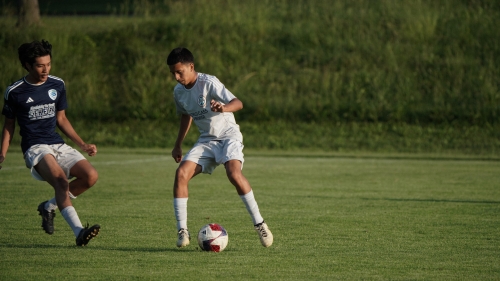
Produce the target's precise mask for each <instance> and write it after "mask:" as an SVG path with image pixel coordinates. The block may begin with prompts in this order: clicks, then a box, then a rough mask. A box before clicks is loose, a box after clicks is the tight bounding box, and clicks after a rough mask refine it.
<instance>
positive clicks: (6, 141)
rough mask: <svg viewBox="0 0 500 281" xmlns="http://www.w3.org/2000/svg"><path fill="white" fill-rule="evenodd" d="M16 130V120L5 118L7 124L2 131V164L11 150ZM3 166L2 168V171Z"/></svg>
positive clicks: (0, 150)
mask: <svg viewBox="0 0 500 281" xmlns="http://www.w3.org/2000/svg"><path fill="white" fill-rule="evenodd" d="M15 128H16V120H15V119H9V118H7V117H6V118H5V123H4V124H3V130H2V143H1V144H0V145H1V148H0V164H1V163H2V162H3V161H5V156H6V155H7V150H9V145H10V142H11V141H12V137H13V136H14V129H15ZM1 168H2V166H0V169H1Z"/></svg>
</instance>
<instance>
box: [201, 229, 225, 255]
mask: <svg viewBox="0 0 500 281" xmlns="http://www.w3.org/2000/svg"><path fill="white" fill-rule="evenodd" d="M228 241H229V239H228V236H227V231H226V230H225V229H224V227H222V225H220V224H216V223H209V224H207V225H205V226H203V227H202V228H201V229H200V231H199V232H198V245H200V248H201V249H202V250H203V251H209V252H222V251H223V250H224V249H225V248H226V246H227V242H228Z"/></svg>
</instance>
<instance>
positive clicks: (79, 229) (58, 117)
mask: <svg viewBox="0 0 500 281" xmlns="http://www.w3.org/2000/svg"><path fill="white" fill-rule="evenodd" d="M18 54H19V60H20V62H21V65H22V66H23V68H25V69H26V70H27V71H28V75H26V76H25V77H23V78H21V79H20V80H18V81H17V82H14V83H13V84H12V85H10V86H9V87H7V90H6V91H5V99H4V106H3V109H2V114H3V115H5V122H4V126H3V131H2V139H1V143H0V145H1V148H0V164H1V163H2V162H4V160H5V156H6V154H7V150H8V149H9V145H10V142H11V140H12V136H13V134H14V128H15V121H16V119H17V122H18V124H19V127H20V135H21V137H22V139H21V149H22V151H23V153H24V160H25V162H26V167H28V168H29V169H31V174H32V176H33V177H34V178H35V179H37V180H42V181H47V182H48V183H49V184H50V185H51V186H52V187H53V188H54V191H55V197H54V198H52V199H50V200H47V201H45V202H42V203H40V205H38V212H39V214H40V216H42V227H43V229H44V230H45V232H46V233H48V234H52V233H53V232H54V217H55V215H56V214H55V210H56V209H57V208H59V210H60V212H61V215H62V216H63V217H64V219H65V220H66V222H67V223H68V224H69V226H70V227H71V229H72V230H73V233H74V234H75V237H76V245H77V246H85V245H87V243H88V242H89V241H90V240H91V239H92V238H93V237H95V236H96V235H97V234H98V233H99V229H100V226H99V225H98V224H96V225H93V226H91V227H89V226H88V225H87V226H85V227H84V226H83V225H82V223H81V222H80V219H79V218H78V214H77V212H76V210H75V208H74V207H73V205H72V203H71V199H74V198H76V196H78V195H80V194H82V193H83V192H85V191H86V190H88V189H89V188H90V187H92V186H93V185H94V184H95V183H96V181H97V177H98V175H97V171H96V170H95V169H94V167H92V165H91V164H90V163H89V161H87V160H86V159H85V157H84V156H83V155H82V154H81V153H80V152H78V151H77V150H75V149H73V148H72V147H70V146H68V145H66V144H65V143H64V141H63V139H62V138H61V136H60V135H59V134H58V133H56V131H55V129H56V126H57V127H59V129H60V130H61V131H62V132H63V133H64V134H65V135H66V136H67V137H68V138H69V139H71V140H72V141H73V142H74V143H76V144H77V145H78V146H79V147H80V149H81V150H83V151H85V152H86V153H88V155H89V156H94V155H95V154H96V153H97V148H96V146H95V145H94V144H87V143H85V142H84V141H83V140H82V139H81V138H80V137H79V136H78V134H77V133H76V132H75V130H74V129H73V126H72V125H71V123H70V122H69V120H68V119H67V118H66V113H65V110H66V108H67V107H68V105H67V102H66V89H65V86H64V81H63V80H62V79H60V78H58V77H55V76H52V75H49V73H50V69H51V59H52V45H51V44H50V43H49V42H47V41H44V40H42V41H41V42H39V41H33V42H31V43H25V44H22V45H21V46H20V47H19V49H18ZM0 168H1V167H0ZM73 177H74V178H75V179H74V180H73V181H71V182H69V181H68V179H71V178H73Z"/></svg>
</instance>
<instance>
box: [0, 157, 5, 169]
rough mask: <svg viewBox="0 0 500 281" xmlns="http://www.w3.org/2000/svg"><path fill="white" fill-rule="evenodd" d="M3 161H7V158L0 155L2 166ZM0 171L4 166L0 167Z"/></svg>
mask: <svg viewBox="0 0 500 281" xmlns="http://www.w3.org/2000/svg"><path fill="white" fill-rule="evenodd" d="M3 161H5V156H3V155H0V164H2V162H3ZM0 169H2V165H0Z"/></svg>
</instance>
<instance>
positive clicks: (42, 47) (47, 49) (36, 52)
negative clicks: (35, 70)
mask: <svg viewBox="0 0 500 281" xmlns="http://www.w3.org/2000/svg"><path fill="white" fill-rule="evenodd" d="M17 53H18V54H19V61H20V62H21V65H22V66H23V67H24V68H25V69H26V63H29V64H30V65H33V63H35V59H36V58H38V57H43V56H47V55H49V56H50V57H51V58H52V45H51V44H50V43H49V42H48V41H45V40H43V39H42V42H40V41H33V42H31V43H24V44H22V45H21V46H20V47H19V48H18V49H17ZM26 70H28V69H26Z"/></svg>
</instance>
